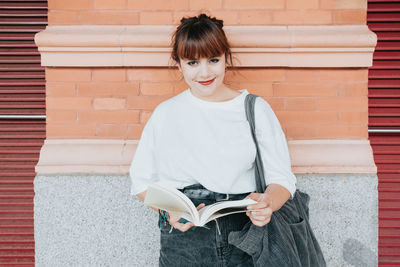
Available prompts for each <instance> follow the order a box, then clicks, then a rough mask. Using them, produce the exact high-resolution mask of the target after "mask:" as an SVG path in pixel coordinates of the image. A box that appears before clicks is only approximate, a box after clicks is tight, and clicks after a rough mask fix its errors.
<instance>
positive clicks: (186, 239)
mask: <svg viewBox="0 0 400 267" xmlns="http://www.w3.org/2000/svg"><path fill="white" fill-rule="evenodd" d="M181 191H182V192H184V193H185V194H186V195H187V196H188V197H189V198H190V199H191V200H192V201H193V203H194V204H195V206H197V205H199V204H201V203H205V204H206V205H209V204H213V203H215V202H217V201H221V200H220V199H223V198H225V197H226V195H225V194H218V193H215V192H212V191H209V190H207V189H204V187H202V186H201V185H192V186H189V187H185V188H184V189H182V190H181ZM248 194H249V193H246V194H240V195H229V199H230V200H237V199H243V198H244V197H246V196H247V195H248ZM216 220H217V221H218V224H217V223H216V222H215V221H211V222H209V223H207V225H206V227H207V228H209V229H207V228H204V227H192V228H191V229H189V230H188V231H186V232H181V231H179V230H177V229H174V228H172V231H170V230H171V225H170V224H169V223H168V222H162V219H161V216H160V218H159V225H160V232H161V250H160V258H159V266H162V267H164V266H165V267H167V266H168V267H172V266H174V267H175V266H177V267H178V266H185V267H186V266H188V267H189V266H202V267H203V266H210V267H212V266H218V267H219V266H221V267H222V266H253V261H252V258H251V256H250V255H248V254H247V253H245V252H243V251H242V250H240V249H238V248H236V247H235V246H232V245H230V244H228V235H229V233H230V232H231V231H240V230H241V229H242V228H243V226H244V225H245V224H246V223H247V222H249V221H250V219H249V217H247V215H246V214H245V213H237V214H231V215H228V216H224V217H221V218H218V219H216Z"/></svg>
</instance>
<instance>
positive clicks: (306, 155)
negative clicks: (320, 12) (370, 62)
mask: <svg viewBox="0 0 400 267" xmlns="http://www.w3.org/2000/svg"><path fill="white" fill-rule="evenodd" d="M137 144H138V140H118V139H47V140H45V141H44V145H43V146H42V148H41V152H40V158H39V162H38V164H37V165H36V169H35V170H36V172H37V173H38V174H56V173H58V174H64V173H65V174H68V173H102V174H120V175H125V174H127V173H128V172H129V167H130V164H131V161H132V158H133V155H134V153H135V151H136V146H137ZM288 147H289V152H290V157H291V163H292V170H293V172H294V173H376V166H375V163H374V159H373V153H372V149H371V146H370V144H369V140H366V139H345V140H329V139H320V140H318V139H316V140H289V141H288Z"/></svg>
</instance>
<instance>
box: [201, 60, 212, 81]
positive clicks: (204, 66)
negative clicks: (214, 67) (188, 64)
mask: <svg viewBox="0 0 400 267" xmlns="http://www.w3.org/2000/svg"><path fill="white" fill-rule="evenodd" d="M209 75H210V69H209V66H208V64H207V63H206V64H200V77H204V78H209Z"/></svg>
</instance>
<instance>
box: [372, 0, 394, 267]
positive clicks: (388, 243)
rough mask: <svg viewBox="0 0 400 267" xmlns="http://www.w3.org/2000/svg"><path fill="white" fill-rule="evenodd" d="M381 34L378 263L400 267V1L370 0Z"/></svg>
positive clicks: (376, 113) (376, 131) (376, 84)
mask: <svg viewBox="0 0 400 267" xmlns="http://www.w3.org/2000/svg"><path fill="white" fill-rule="evenodd" d="M367 21H368V26H369V28H370V29H371V30H372V31H374V32H375V33H376V34H377V36H378V44H377V46H376V50H375V53H374V60H373V66H372V67H371V68H370V70H369V83H368V88H369V89H368V91H369V130H368V131H369V139H370V142H371V145H372V149H373V153H374V159H375V163H376V165H377V167H378V180H379V186H378V194H379V249H378V250H379V265H380V266H400V1H377V0H374V1H368V15H367Z"/></svg>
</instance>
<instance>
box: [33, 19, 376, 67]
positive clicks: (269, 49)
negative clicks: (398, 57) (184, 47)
mask: <svg viewBox="0 0 400 267" xmlns="http://www.w3.org/2000/svg"><path fill="white" fill-rule="evenodd" d="M175 28H176V26H174V25H162V26H158V25H132V26H110V25H87V26H85V25H79V26H47V27H46V29H45V30H43V31H41V32H39V33H37V34H36V35H35V43H36V45H37V46H38V47H39V51H40V53H41V60H42V65H43V66H71V67H82V66H168V65H169V64H170V63H171V62H170V42H171V33H172V32H173V31H174V30H175ZM224 29H225V31H226V34H227V35H228V38H229V40H230V42H231V46H232V52H233V53H234V56H235V58H236V60H237V61H236V62H235V64H236V66H238V67H260V66H264V67H369V66H372V54H373V52H374V48H375V45H376V42H377V37H376V34H375V33H373V32H372V31H370V30H369V29H368V26H367V25H343V26H336V25H335V26H332V25H328V26H325V25H318V26H225V27H224Z"/></svg>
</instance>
